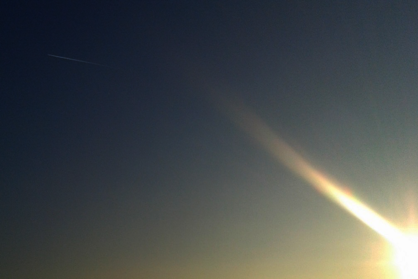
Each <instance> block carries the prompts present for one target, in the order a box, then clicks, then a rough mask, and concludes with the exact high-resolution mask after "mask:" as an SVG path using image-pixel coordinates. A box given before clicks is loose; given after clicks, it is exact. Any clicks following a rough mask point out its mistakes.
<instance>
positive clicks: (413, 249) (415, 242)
mask: <svg viewBox="0 0 418 279" xmlns="http://www.w3.org/2000/svg"><path fill="white" fill-rule="evenodd" d="M394 250H395V251H394V263H395V265H396V266H397V268H398V270H399V273H400V276H401V279H418V234H405V237H404V238H403V239H402V241H400V242H399V243H397V244H394Z"/></svg>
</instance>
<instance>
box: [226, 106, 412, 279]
mask: <svg viewBox="0 0 418 279" xmlns="http://www.w3.org/2000/svg"><path fill="white" fill-rule="evenodd" d="M221 103H223V105H224V108H226V112H227V113H228V114H229V115H230V116H231V118H232V120H234V122H235V123H236V124H237V125H238V126H240V127H241V128H242V129H243V130H244V131H246V132H247V133H248V134H249V135H251V136H252V137H253V138H254V139H255V140H256V141H257V142H258V143H259V144H260V145H261V146H262V147H263V148H265V149H266V150H267V151H268V152H269V153H270V154H271V155H272V156H273V157H274V158H275V159H277V161H279V162H280V163H282V164H283V165H284V166H286V167H287V168H288V169H289V170H291V171H292V172H293V173H295V174H296V175H298V176H300V177H301V178H303V179H304V180H305V181H306V182H308V184H309V185H310V186H312V187H313V188H314V189H316V190H317V191H318V192H320V193H321V194H323V195H324V196H325V197H327V198H329V199H330V200H332V201H333V202H335V203H336V204H338V205H339V206H340V207H341V208H343V209H345V210H346V211H348V212H349V213H350V214H352V215H353V216H355V217H356V218H358V219H359V220H360V221H361V222H363V223H364V224H365V225H367V226H368V227H369V228H371V229H372V230H374V231H375V232H377V233H378V234H379V235H381V236H382V237H383V238H385V239H386V240H387V241H388V242H389V243H390V244H391V245H392V247H393V248H394V251H395V252H394V260H393V263H394V264H395V265H396V267H397V269H398V271H399V274H400V276H401V277H400V279H418V234H405V233H404V232H402V231H401V230H400V229H398V228H397V227H395V226H394V225H392V224H391V223H390V222H389V221H387V220H386V219H385V218H383V217H382V216H380V215H379V214H378V213H377V212H375V211H374V210H372V209H371V208H369V207H368V206H367V205H366V204H365V203H362V202H361V201H360V200H358V199H357V198H356V197H355V196H353V195H350V194H349V193H347V191H346V190H344V189H346V187H343V186H342V185H340V184H339V183H338V182H336V181H333V180H332V179H331V178H329V177H328V176H327V175H325V174H324V173H323V172H321V171H319V170H318V169H317V168H315V167H314V166H313V165H312V164H310V163H309V162H308V161H307V160H305V159H304V158H303V157H302V156H301V155H300V154H299V153H297V152H296V151H295V150H294V149H293V148H292V147H290V146H289V145H288V144H287V143H286V142H285V141H284V140H283V139H281V138H280V137H279V136H278V135H277V134H276V133H275V132H274V131H273V130H272V129H271V128H270V127H269V126H268V125H267V124H266V123H265V122H264V121H263V120H262V119H261V118H260V117H258V116H257V115H256V114H255V113H254V112H252V111H251V110H250V109H249V108H248V107H246V106H245V105H244V104H242V103H240V102H236V103H235V102H231V101H228V100H225V99H222V102H221Z"/></svg>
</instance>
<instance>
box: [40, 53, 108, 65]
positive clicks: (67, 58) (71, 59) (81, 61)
mask: <svg viewBox="0 0 418 279" xmlns="http://www.w3.org/2000/svg"><path fill="white" fill-rule="evenodd" d="M48 56H51V57H55V58H60V59H65V60H70V61H75V62H80V63H85V64H90V65H96V66H101V67H107V68H111V67H110V66H107V65H103V64H99V63H94V62H89V61H84V60H79V59H74V58H69V57H64V56H58V55H54V54H48Z"/></svg>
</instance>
